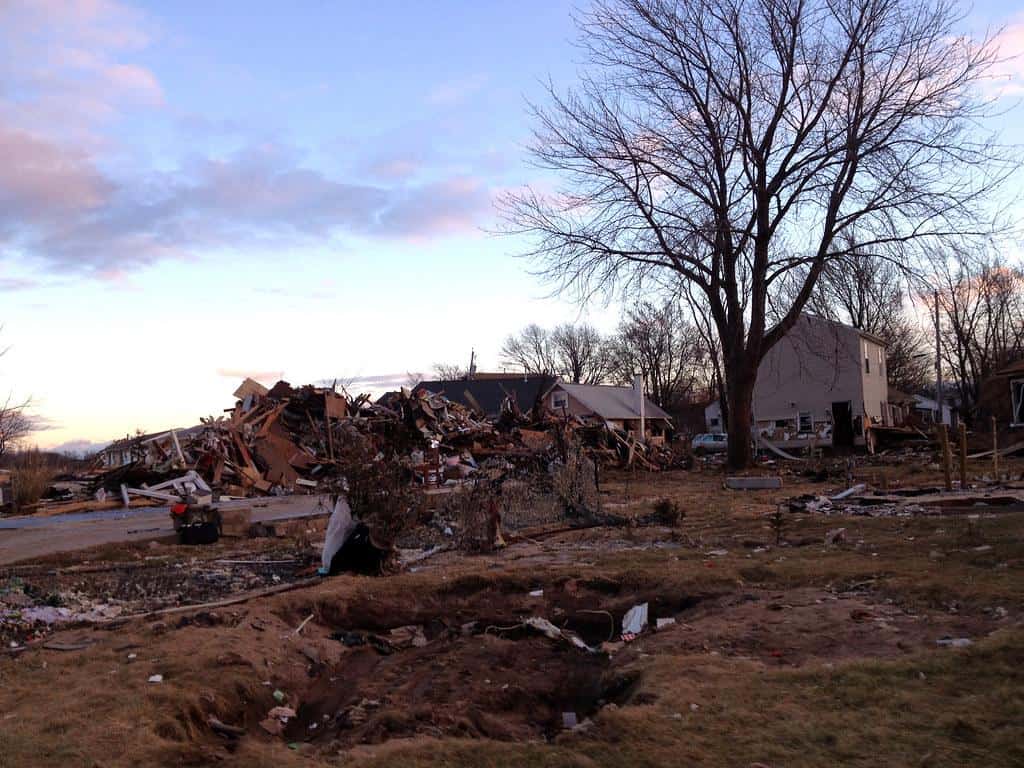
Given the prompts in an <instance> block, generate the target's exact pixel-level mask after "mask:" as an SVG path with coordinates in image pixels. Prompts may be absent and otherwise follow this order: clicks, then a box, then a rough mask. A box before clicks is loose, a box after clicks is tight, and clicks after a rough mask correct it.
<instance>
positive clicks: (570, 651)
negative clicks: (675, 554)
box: [246, 579, 701, 753]
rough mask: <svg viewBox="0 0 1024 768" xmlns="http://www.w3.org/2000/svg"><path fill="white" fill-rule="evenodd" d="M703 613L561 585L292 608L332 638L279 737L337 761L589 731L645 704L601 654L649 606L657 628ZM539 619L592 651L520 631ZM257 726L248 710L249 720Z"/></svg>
mask: <svg viewBox="0 0 1024 768" xmlns="http://www.w3.org/2000/svg"><path fill="white" fill-rule="evenodd" d="M530 591H532V592H534V593H536V592H538V591H540V592H542V593H543V594H541V595H537V594H534V595H530V593H529V592H530ZM700 601H701V598H700V597H695V596H692V595H677V594H664V593H659V592H657V591H648V592H640V593H632V592H630V593H626V591H624V590H622V589H621V588H619V587H618V585H616V584H614V583H608V582H605V581H601V582H596V583H593V584H590V583H587V582H585V581H576V580H563V581H560V582H557V583H555V584H548V585H545V586H543V587H536V588H535V589H531V590H529V591H524V590H523V589H519V588H518V587H510V586H509V585H501V584H495V583H494V582H487V581H485V580H479V581H478V580H476V579H471V580H466V581H459V580H456V581H455V582H453V583H452V584H450V585H448V586H447V587H446V588H445V589H444V590H443V591H439V592H435V593H429V594H426V595H423V594H417V595H415V596H413V595H409V596H407V597H405V598H404V599H398V598H395V597H391V598H385V597H377V598H373V599H371V598H370V597H368V596H362V597H357V598H354V599H348V600H340V599H339V600H330V599H320V600H316V601H310V602H307V603H304V604H299V605H293V606H289V608H288V616H287V617H286V618H287V620H288V621H289V623H293V624H294V623H295V621H296V618H297V617H301V616H302V615H303V614H307V615H308V614H310V613H311V614H314V615H315V616H316V617H317V624H318V625H319V626H321V627H326V628H327V629H328V630H329V633H330V635H329V641H328V644H327V646H326V649H327V650H326V651H325V652H317V653H315V654H313V653H311V654H309V656H310V658H309V662H310V663H309V664H308V667H307V677H306V678H305V679H304V680H301V681H299V680H293V681H291V686H290V690H289V696H288V700H287V702H285V703H286V704H287V706H289V707H291V708H294V710H295V712H296V716H295V717H292V718H290V719H288V722H287V723H286V724H284V726H283V729H282V732H281V733H280V736H279V737H280V738H281V739H282V740H283V741H284V742H286V743H289V744H292V745H295V744H296V743H299V744H306V745H308V746H306V747H304V749H309V750H311V751H313V752H323V753H328V752H337V751H343V750H345V749H346V748H350V747H352V746H355V745H357V744H379V743H382V742H385V741H387V740H389V739H392V738H399V737H411V736H415V735H428V736H434V737H444V736H455V737H462V738H488V739H496V740H504V741H525V740H544V739H552V738H553V737H555V736H556V735H557V734H559V733H561V732H562V731H564V730H566V729H568V728H572V727H574V726H578V725H581V724H582V727H584V728H586V727H590V724H589V723H588V718H591V717H592V716H593V715H594V714H596V713H597V712H598V711H599V710H600V709H601V708H602V707H604V706H607V705H609V704H616V705H619V706H621V705H624V704H628V703H649V702H644V701H641V700H639V699H637V695H636V694H637V691H638V689H639V685H640V673H639V672H636V671H634V670H631V669H630V668H629V666H628V662H627V661H626V658H625V657H626V656H628V654H621V653H620V654H617V655H614V656H613V655H609V654H608V653H606V652H604V650H602V644H604V643H607V642H609V641H612V642H618V640H619V635H620V632H621V625H622V617H623V615H624V614H625V613H626V611H627V610H629V608H631V607H632V606H634V605H636V604H637V603H642V602H647V603H648V604H649V612H650V613H649V619H650V622H651V624H654V622H655V621H656V619H658V618H666V617H677V616H681V615H682V614H684V613H685V612H686V611H689V610H690V609H692V608H694V607H695V606H697V605H698V603H699V602H700ZM531 616H540V617H544V618H546V619H548V620H549V621H550V622H552V623H553V624H554V625H555V626H557V627H558V628H559V629H561V630H563V631H566V632H567V633H569V634H570V635H573V636H575V637H578V638H579V639H580V640H582V641H583V642H584V643H585V644H587V645H588V646H590V647H591V648H593V649H594V652H588V651H587V650H584V649H581V648H579V647H576V646H574V645H573V644H572V643H571V642H570V641H569V640H568V639H552V638H550V637H547V636H545V635H544V634H541V633H540V632H538V631H536V630H535V629H533V628H530V627H527V626H524V624H523V622H524V621H525V620H526V619H528V618H530V617H531ZM410 626H412V627H416V628H419V633H418V642H417V643H416V644H415V645H410V644H409V643H408V642H406V643H401V644H399V643H395V642H394V633H393V630H397V629H398V628H402V627H410ZM399 631H401V630H399ZM321 647H323V646H321ZM642 698H643V697H642V696H641V697H640V699H642ZM257 715H258V713H256V712H254V711H252V709H251V707H250V711H249V712H248V717H247V718H246V719H247V720H249V721H250V722H252V720H253V717H254V716H257ZM259 717H262V715H259ZM259 717H256V719H257V720H258V719H259ZM263 735H264V736H265V735H266V734H263Z"/></svg>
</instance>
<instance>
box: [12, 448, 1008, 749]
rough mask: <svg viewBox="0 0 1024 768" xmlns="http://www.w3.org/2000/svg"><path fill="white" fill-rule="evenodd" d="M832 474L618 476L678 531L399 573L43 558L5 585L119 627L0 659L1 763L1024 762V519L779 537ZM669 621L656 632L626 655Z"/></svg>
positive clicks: (617, 501)
mask: <svg viewBox="0 0 1024 768" xmlns="http://www.w3.org/2000/svg"><path fill="white" fill-rule="evenodd" d="M972 470H973V472H974V474H977V475H980V474H981V473H983V472H984V470H985V468H984V466H983V465H982V464H981V463H979V464H978V466H977V467H973V468H972ZM1006 470H1007V471H1010V472H1011V473H1016V476H1017V477H1020V474H1021V472H1022V471H1024V464H1022V463H1020V462H1018V464H1015V465H1013V464H1011V466H1009V467H1006ZM808 474H811V473H808ZM818 477H824V478H825V479H824V481H823V482H814V481H812V480H811V479H810V478H809V477H803V476H801V475H799V474H795V473H793V472H790V471H786V472H784V487H783V488H782V489H781V490H779V491H753V492H736V491H726V490H724V489H723V488H722V480H723V475H722V473H721V472H720V471H719V470H717V469H715V468H714V467H713V466H709V467H707V468H705V469H703V470H701V471H692V472H684V471H678V472H665V473H661V474H653V475H652V474H635V475H634V474H625V473H621V474H620V473H615V474H612V475H610V476H609V477H608V478H607V480H606V482H605V483H604V485H603V494H604V496H603V498H604V503H605V506H606V508H608V509H614V510H615V511H617V512H619V513H621V514H625V515H626V516H627V517H631V518H635V519H637V520H649V519H650V513H651V511H652V510H653V509H654V507H655V505H656V504H657V502H658V501H659V500H662V499H668V500H670V501H671V502H674V503H675V504H676V505H678V508H679V509H680V510H681V511H682V513H683V516H682V517H680V519H679V520H678V522H677V524H675V525H672V526H669V525H664V524H638V525H634V526H627V527H616V528H611V527H598V528H589V529H583V530H565V529H564V528H553V527H548V528H547V529H538V530H536V531H528V532H524V533H523V534H522V535H518V536H513V537H511V539H512V540H511V542H510V544H509V546H508V547H507V548H506V549H503V550H500V551H498V552H495V553H491V554H485V555H466V554H462V553H459V552H456V551H445V552H441V553H440V554H436V555H434V556H432V557H429V558H426V559H423V560H421V561H419V562H416V563H415V564H413V565H411V566H409V567H407V568H405V569H404V570H403V571H402V572H400V573H397V574H393V575H389V576H384V577H364V576H337V577H332V578H328V579H323V580H318V581H315V582H314V583H312V584H309V583H307V582H308V581H309V579H308V578H307V577H308V575H309V572H310V570H311V568H312V566H313V565H315V563H313V561H312V557H311V555H310V551H311V550H310V548H309V546H308V545H309V542H308V540H304V537H303V536H301V535H299V536H297V537H295V538H292V539H272V540H252V541H250V542H247V543H245V544H242V543H240V542H221V543H220V544H218V545H217V547H216V548H209V549H207V548H204V550H203V551H202V552H198V553H197V551H196V549H191V550H188V549H187V548H183V547H177V546H175V545H172V544H170V543H164V544H160V545H158V546H157V547H151V546H150V545H148V544H145V543H131V544H124V545H118V546H116V547H114V546H110V547H106V548H103V549H99V550H92V551H88V550H87V551H83V552H78V553H74V554H69V555H65V556H53V557H50V558H47V559H46V560H44V561H34V562H27V563H20V564H18V565H17V566H12V567H11V569H9V570H7V571H4V572H3V573H0V580H2V579H3V578H7V579H8V580H9V579H11V578H17V579H19V580H20V581H21V585H22V586H21V587H20V588H22V589H24V587H25V585H28V589H27V590H25V591H26V592H32V593H33V594H35V595H37V596H38V595H39V594H44V593H49V592H52V593H58V592H61V591H62V590H64V591H67V590H68V589H71V588H72V586H73V588H74V590H75V591H76V592H77V593H81V594H84V595H86V596H87V597H89V599H90V600H93V601H99V600H102V601H106V602H108V603H109V602H110V601H120V602H121V603H123V606H124V610H123V615H122V616H121V617H119V618H116V619H114V620H111V621H107V622H105V623H103V624H99V625H96V624H92V625H85V624H82V625H80V626H73V627H70V628H68V629H65V630H62V631H56V632H47V633H44V634H43V635H41V636H40V638H39V640H40V642H37V643H36V644H34V645H31V646H30V647H29V648H28V649H27V650H24V651H22V652H18V653H12V654H8V655H5V656H4V657H0V766H4V767H6V766H12V767H13V766H58V765H59V766H68V765H74V766H78V765H83V766H103V767H104V768H106V767H108V766H109V767H113V766H151V765H161V766H163V765H167V766H178V765H197V766H198V765H215V764H216V765H224V766H236V765H237V766H276V767H283V766H292V765H295V766H298V765H304V766H308V765H345V766H349V765H359V766H362V765H367V766H384V765H395V764H401V765H406V766H427V765H430V766H443V765H471V766H503V765H510V766H511V765H515V766H521V765H538V766H539V765H546V766H581V767H583V766H624V765H629V766H633V765H648V766H655V765H659V766H660V765H673V766H674V765H701V766H744V767H752V766H771V767H772V768H777V767H779V766H822V765H835V764H843V765H858V766H878V765H886V766H951V765H985V766H1019V765H1024V621H1022V617H1024V589H1022V587H1024V525H1022V524H1024V511H1020V510H1019V509H1017V508H1016V507H1013V506H1011V507H1006V508H1003V509H1000V508H998V507H976V508H974V509H972V510H971V511H970V512H968V513H965V512H963V511H956V512H953V513H944V514H939V513H935V514H917V515H908V516H883V517H870V516H861V515H835V514H833V515H828V516H826V515H821V514H812V513H792V512H785V513H783V514H782V516H781V523H779V524H776V526H775V527H773V526H772V525H771V524H770V522H769V518H768V515H769V514H771V513H773V512H774V511H775V510H776V509H778V507H779V504H780V503H781V502H782V501H784V500H785V499H788V498H791V497H793V496H797V495H801V494H815V495H822V494H828V493H831V492H835V491H836V490H840V489H841V488H842V487H844V485H845V478H836V477H830V476H828V473H818ZM856 479H858V480H862V481H865V482H868V483H871V484H873V485H875V486H877V487H882V486H885V487H888V488H893V487H904V488H906V487H911V486H914V485H927V484H934V483H936V482H937V481H938V479H939V476H938V475H937V474H936V473H935V472H934V470H933V469H931V468H929V467H928V466H927V465H925V464H913V465H911V464H910V463H907V464H905V465H898V466H894V467H886V466H884V465H875V466H866V467H863V468H861V469H858V470H857V478H856ZM839 528H843V529H845V531H844V533H843V534H842V535H841V536H839V537H838V538H839V540H838V541H837V542H836V543H834V544H826V543H825V541H826V534H828V533H829V532H830V531H831V532H834V531H835V530H836V529H839ZM305 538H306V539H308V536H307V537H305ZM154 557H156V558H159V560H158V562H156V563H155V564H154V561H153V560H149V559H147V558H154ZM225 561H226V562H225ZM259 561H264V562H272V561H278V562H277V564H276V565H258V564H257V565H254V564H253V562H259ZM285 561H287V562H285ZM238 562H241V563H242V564H240V565H239V564H237V563H238ZM275 569H280V570H275ZM211 572H212V573H215V574H216V575H215V576H210V573H211ZM144 574H145V575H144ZM274 574H277V576H278V579H277V580H275V579H274V578H273V575H274ZM204 585H205V586H204ZM211 585H212V586H211ZM287 587H294V588H290V589H287V591H277V592H276V593H275V594H264V595H263V596H260V597H254V598H252V599H249V600H246V601H241V602H230V601H229V602H227V603H226V604H223V605H219V606H216V605H215V606H213V607H203V608H197V609H190V610H188V609H186V610H179V609H177V608H174V609H172V610H171V611H169V612H164V613H158V612H156V611H159V610H160V609H163V608H166V607H168V606H172V605H177V606H180V605H181V604H183V603H197V602H208V601H211V600H218V599H223V598H224V597H230V596H232V595H234V596H238V595H243V596H244V595H245V594H246V593H247V592H249V591H250V590H256V591H260V590H262V591H264V592H265V591H266V590H267V589H268V588H269V589H278V590H284V589H285V588H287ZM133 589H134V590H136V592H137V594H135V595H132V594H131V593H132V590H133ZM33 590H35V592H33ZM172 598H173V599H172ZM645 602H646V603H647V604H648V607H649V617H648V618H649V622H650V625H651V627H650V628H648V629H647V630H646V631H645V632H643V633H642V634H640V635H639V636H638V637H637V638H636V639H635V640H633V641H632V642H628V643H624V642H622V640H621V638H620V635H621V632H622V619H623V616H624V615H625V613H626V612H627V611H628V610H629V609H630V608H631V607H633V606H634V605H637V604H639V603H645ZM138 614H141V615H138ZM125 616H128V617H129V618H125ZM531 617H541V618H544V619H546V620H548V621H549V622H550V623H551V625H553V626H554V627H555V628H557V630H564V631H565V632H566V634H565V635H563V636H562V637H557V635H556V637H555V638H552V637H549V636H547V635H545V634H544V633H543V632H541V631H538V630H537V629H536V628H534V627H531V626H529V625H528V624H527V621H528V620H529V619H531ZM659 619H660V620H665V619H671V620H673V621H672V623H668V624H666V625H664V626H663V627H662V628H660V629H657V630H655V629H653V627H654V626H655V624H656V622H657V621H658V620H659ZM662 623H664V622H662ZM557 630H556V631H557ZM573 637H575V638H578V640H579V641H582V642H581V643H579V644H578V645H574V644H573V643H572V642H571V641H570V638H573ZM43 641H45V643H46V644H49V645H50V646H51V647H46V645H45V644H44V642H43ZM580 645H586V646H588V647H589V649H588V648H584V647H580ZM60 648H63V649H66V650H59V649H60ZM154 675H159V676H160V682H149V680H150V679H151V677H152V676H154ZM275 708H277V709H276V710H275ZM275 711H276V716H275V715H274V714H273V713H274V712H275ZM284 720H287V722H284Z"/></svg>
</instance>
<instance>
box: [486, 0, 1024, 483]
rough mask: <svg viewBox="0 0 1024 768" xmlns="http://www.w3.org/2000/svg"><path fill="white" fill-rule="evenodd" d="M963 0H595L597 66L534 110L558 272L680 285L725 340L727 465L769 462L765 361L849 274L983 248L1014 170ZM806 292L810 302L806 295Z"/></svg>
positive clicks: (546, 245)
mask: <svg viewBox="0 0 1024 768" xmlns="http://www.w3.org/2000/svg"><path fill="white" fill-rule="evenodd" d="M960 21H961V15H960V13H959V12H958V11H957V10H956V7H955V6H954V5H953V4H952V3H951V2H949V1H948V0H597V2H595V4H594V5H593V7H592V9H591V10H590V11H589V12H588V13H587V14H586V15H585V16H584V17H583V19H582V23H581V29H582V35H583V41H582V42H583V46H584V48H585V50H586V51H587V53H588V55H589V59H590V65H591V66H590V70H589V71H588V72H587V73H586V74H584V76H583V78H582V80H581V83H580V85H579V87H578V88H577V89H576V90H574V91H570V92H569V93H567V94H565V95H559V94H558V93H556V92H555V90H554V89H553V88H551V89H550V94H549V96H550V99H551V102H552V103H551V106H550V107H547V108H535V110H534V111H535V115H536V118H537V120H538V121H539V128H538V129H537V132H536V135H535V142H534V144H533V148H532V151H533V156H534V159H535V161H536V162H537V164H538V165H539V166H540V167H541V168H543V169H546V170H549V171H553V172H555V173H556V174H559V175H561V177H562V178H563V180H564V186H563V187H562V188H561V189H559V190H558V191H557V192H556V193H554V194H541V193H539V192H537V191H533V190H527V191H525V192H522V193H516V194H512V195H509V196H507V197H506V198H505V201H504V202H505V210H506V217H507V219H508V221H509V224H510V226H509V229H510V231H511V232H514V233H520V234H527V235H532V236H534V238H535V245H534V246H533V247H532V249H531V250H530V251H529V254H530V255H532V256H533V257H534V258H536V259H537V260H538V262H539V264H540V265H541V271H542V274H544V275H545V276H546V277H548V278H549V279H550V280H552V281H554V282H555V283H556V284H557V285H558V286H559V287H560V288H561V289H562V290H574V291H577V292H578V293H579V295H580V296H581V297H583V298H586V297H589V296H592V295H593V294H594V293H595V292H605V291H610V290H615V289H623V290H624V289H626V288H634V289H635V288H636V287H637V285H638V284H641V283H644V282H647V281H650V280H657V281H660V282H662V283H670V282H672V281H674V280H682V281H684V282H687V283H690V284H692V285H693V286H696V288H697V289H698V290H699V292H701V293H703V295H704V297H705V298H706V300H707V307H708V312H709V313H710V316H711V318H712V319H713V321H714V325H715V330H716V333H717V336H718V339H719V342H720V344H721V349H722V355H723V363H724V370H725V377H726V382H725V383H726V390H727V393H726V394H727V397H728V401H729V413H730V419H729V434H730V440H729V461H730V463H731V464H732V465H734V466H739V465H746V464H748V463H749V461H750V459H751V447H750V446H751V440H750V436H751V410H752V401H753V391H754V384H755V381H756V377H757V369H758V365H759V363H760V362H761V360H762V359H763V357H764V355H765V354H766V353H767V352H768V351H769V350H770V349H771V348H772V347H773V346H774V345H775V344H776V343H777V342H778V341H779V340H780V339H781V338H782V337H783V336H784V335H785V334H786V333H787V332H788V331H789V330H790V329H791V328H792V327H793V325H794V324H795V323H796V321H797V319H798V318H799V316H800V313H801V312H802V311H803V310H804V307H805V305H806V304H807V302H808V300H809V299H810V298H811V296H812V295H813V294H814V291H815V287H816V284H817V282H818V279H819V278H820V276H821V274H822V272H823V270H824V269H825V268H826V266H827V265H828V264H829V263H830V261H832V260H834V259H836V258H840V257H842V256H844V255H845V254H846V253H847V250H846V246H845V244H844V242H843V240H842V239H841V238H840V236H841V235H842V234H843V232H845V231H847V230H850V229H852V228H853V227H854V226H856V228H857V232H858V234H859V239H860V242H859V244H858V245H859V247H861V248H862V249H863V250H864V251H865V252H867V253H874V254H878V255H879V257H880V258H881V257H887V258H893V259H898V260H900V261H901V262H902V263H904V264H912V263H914V261H915V260H916V259H919V258H920V252H921V251H922V250H923V249H924V248H926V247H928V246H929V245H930V246H934V245H935V243H936V241H939V240H942V239H945V238H950V237H953V236H959V237H966V236H970V235H973V234H977V233H978V232H979V230H981V229H985V230H986V231H987V230H988V229H990V227H982V226H980V225H979V224H978V223H977V222H978V221H980V220H981V218H982V217H981V211H982V202H983V200H984V199H985V195H986V193H988V192H989V191H991V190H992V189H993V188H994V187H995V186H996V185H998V184H999V183H1000V182H1001V181H1003V180H1004V179H1005V178H1006V176H1007V175H1008V174H1009V173H1010V172H1011V171H1012V169H1013V167H1015V164H1014V163H1013V162H1011V161H1010V160H1007V159H1006V158H1007V157H1008V156H1007V155H1006V154H1005V150H1003V149H1002V148H1000V147H998V146H996V145H995V144H994V139H992V138H991V137H990V136H989V135H987V134H982V133H980V130H981V129H980V127H979V126H980V124H981V120H982V119H983V118H985V117H986V116H987V112H988V107H987V105H986V104H985V103H984V102H982V101H981V100H980V99H979V98H978V97H977V96H976V95H975V91H976V86H977V85H978V83H979V81H981V80H982V79H983V78H985V77H986V74H987V72H988V70H989V67H990V65H991V64H992V63H993V60H994V57H995V51H994V47H993V46H992V45H991V43H990V41H983V42H982V43H980V44H976V43H975V42H973V41H972V40H970V39H968V38H965V37H964V36H963V35H961V34H959V32H958V29H957V25H958V23H959V22H960ZM794 282H795V290H794V285H793V284H794Z"/></svg>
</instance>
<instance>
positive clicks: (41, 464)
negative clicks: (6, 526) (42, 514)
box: [12, 450, 60, 511]
mask: <svg viewBox="0 0 1024 768" xmlns="http://www.w3.org/2000/svg"><path fill="white" fill-rule="evenodd" d="M58 474H60V468H59V467H55V466H54V465H53V463H52V462H51V461H50V460H49V459H48V457H46V456H45V455H44V454H43V453H41V452H40V451H39V450H32V451H23V452H21V453H20V454H18V457H17V463H16V464H15V465H14V471H13V473H12V482H13V486H14V508H15V510H16V511H22V510H25V509H26V508H29V507H31V506H32V505H34V504H37V503H38V502H39V500H40V499H41V498H42V497H43V494H45V493H46V491H47V489H48V488H49V487H50V484H51V483H52V482H53V479H54V478H55V477H56V476H57V475H58Z"/></svg>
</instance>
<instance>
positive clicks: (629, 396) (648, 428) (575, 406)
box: [545, 377, 672, 445]
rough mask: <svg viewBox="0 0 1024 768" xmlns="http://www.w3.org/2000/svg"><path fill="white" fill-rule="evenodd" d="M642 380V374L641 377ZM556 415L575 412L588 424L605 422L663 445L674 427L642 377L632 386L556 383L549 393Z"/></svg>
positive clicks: (550, 402)
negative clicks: (642, 380) (648, 393)
mask: <svg viewBox="0 0 1024 768" xmlns="http://www.w3.org/2000/svg"><path fill="white" fill-rule="evenodd" d="M638 379H639V377H638ZM545 405H546V406H547V407H548V408H549V409H550V410H551V412H552V413H555V414H571V415H572V416H575V417H577V418H579V419H581V420H583V421H584V422H585V423H591V424H592V423H604V424H608V425H610V426H611V427H612V428H614V429H617V430H622V431H624V432H625V433H626V434H627V435H629V436H630V437H631V438H634V439H640V440H641V441H642V442H651V443H652V444H655V445H659V444H662V443H664V442H665V438H666V436H667V435H668V434H669V433H670V431H671V430H672V418H671V417H670V416H669V415H668V414H667V413H666V412H665V411H663V410H662V409H661V408H659V407H658V406H657V405H655V404H654V403H653V402H652V401H651V399H650V398H649V397H647V396H646V395H644V391H643V385H642V383H641V382H640V381H639V380H638V381H637V382H636V383H635V384H634V385H633V386H632V387H616V386H610V385H606V384H567V383H565V382H563V381H559V382H556V383H555V384H554V386H552V387H551V389H550V390H549V391H548V393H547V394H546V395H545Z"/></svg>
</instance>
